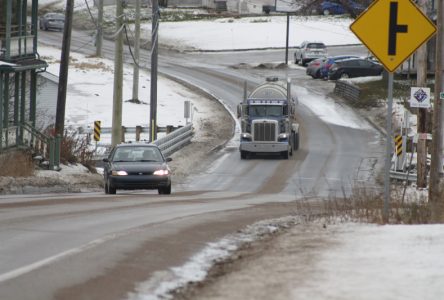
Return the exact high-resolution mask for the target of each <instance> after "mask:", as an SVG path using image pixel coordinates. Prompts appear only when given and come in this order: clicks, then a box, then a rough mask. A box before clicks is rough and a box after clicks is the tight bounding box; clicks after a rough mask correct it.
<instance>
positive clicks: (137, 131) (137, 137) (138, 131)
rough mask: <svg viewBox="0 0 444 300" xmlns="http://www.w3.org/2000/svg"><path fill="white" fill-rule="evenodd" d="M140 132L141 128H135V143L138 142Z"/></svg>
mask: <svg viewBox="0 0 444 300" xmlns="http://www.w3.org/2000/svg"><path fill="white" fill-rule="evenodd" d="M141 132H142V126H136V142H138V141H140V133H141Z"/></svg>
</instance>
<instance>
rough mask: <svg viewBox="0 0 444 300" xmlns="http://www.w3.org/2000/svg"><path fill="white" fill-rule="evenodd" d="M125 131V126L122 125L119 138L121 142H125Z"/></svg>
mask: <svg viewBox="0 0 444 300" xmlns="http://www.w3.org/2000/svg"><path fill="white" fill-rule="evenodd" d="M125 133H126V128H125V126H122V137H121V139H120V142H121V143H125Z"/></svg>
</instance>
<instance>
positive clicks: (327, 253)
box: [40, 0, 444, 299]
mask: <svg viewBox="0 0 444 300" xmlns="http://www.w3.org/2000/svg"><path fill="white" fill-rule="evenodd" d="M44 2H47V3H49V2H56V1H51V0H46V1H44V0H40V4H43V3H44ZM81 2H82V1H76V3H77V5H81ZM263 19H264V21H253V19H243V20H242V19H241V20H238V19H225V20H223V19H222V20H218V21H215V22H211V21H199V22H180V23H168V24H162V25H161V32H160V36H161V40H162V39H164V41H166V42H172V43H176V42H179V43H180V44H182V45H184V46H185V47H189V48H199V49H211V50H215V49H233V48H255V47H260V48H263V47H282V44H283V43H284V41H285V39H284V34H285V24H284V22H283V18H273V20H268V19H269V18H268V17H264V18H263ZM329 20H331V21H329ZM349 22H350V20H346V19H341V20H337V19H335V18H331V19H326V18H322V19H316V18H313V19H312V18H306V19H302V18H296V17H295V18H292V27H291V32H292V35H291V44H292V45H295V44H298V43H299V42H300V41H301V40H304V39H316V40H322V41H324V42H325V43H327V44H350V43H356V42H357V39H356V38H355V37H354V36H353V35H352V34H351V33H350V31H349V30H348V24H349ZM40 54H41V55H42V56H47V57H53V58H54V61H52V59H50V62H52V63H51V65H50V68H49V70H50V71H52V72H53V73H55V74H57V73H58V66H57V63H56V62H55V59H57V58H58V54H59V53H58V52H57V51H56V50H54V49H50V48H48V47H41V48H40ZM72 56H73V57H75V58H76V59H77V60H79V61H81V62H88V63H91V64H94V65H99V63H103V64H100V68H97V69H91V68H89V69H88V70H82V69H81V68H75V67H74V66H75V64H73V68H71V69H70V73H69V87H68V100H67V101H68V102H67V111H66V118H67V123H68V124H69V125H73V126H90V125H91V124H92V122H93V121H94V120H102V121H103V122H104V123H103V126H110V124H111V107H112V93H111V91H112V88H111V86H112V83H113V80H112V67H113V64H112V63H111V62H110V61H106V60H100V62H99V61H98V60H97V59H92V58H85V57H83V56H79V55H77V54H75V53H73V54H72ZM131 74H132V71H131V68H130V67H129V66H127V67H126V68H125V83H124V99H129V98H130V97H131V94H130V92H131V83H130V82H131V79H132V77H131ZM144 86H145V87H144ZM159 87H160V88H159V93H160V96H159V99H160V105H159V122H160V124H164V125H167V124H172V125H179V124H181V122H184V120H183V117H182V114H183V110H182V109H183V100H185V99H189V98H190V97H191V98H193V95H190V94H189V91H188V90H186V89H183V88H181V87H179V86H178V85H177V84H173V83H171V82H167V81H166V80H165V79H161V80H160V81H159ZM140 95H141V98H142V99H141V100H142V101H148V97H147V95H149V77H148V74H144V73H143V72H142V79H141V93H140ZM302 96H306V95H302ZM315 100H317V102H316V101H307V103H317V104H316V105H317V107H319V106H322V101H323V100H322V99H315ZM123 111H124V122H125V125H127V126H135V125H143V124H146V123H147V120H148V115H149V106H148V105H144V104H140V105H136V104H130V103H125V104H124V109H123ZM323 114H325V115H327V114H328V115H329V117H330V115H331V114H329V113H328V111H325V110H324V111H323ZM339 115H340V114H339ZM321 117H322V116H321ZM339 120H340V121H341V122H342V123H341V124H342V125H344V126H356V127H357V126H359V125H358V124H359V122H356V120H353V119H352V120H347V119H346V118H341V119H336V118H333V120H331V119H330V120H328V119H326V121H329V122H339ZM344 120H345V121H344ZM107 124H108V125H107ZM255 226H257V227H256V230H259V229H258V228H262V229H264V228H265V229H267V230H269V231H273V230H274V227H273V226H271V225H270V224H269V223H261V224H258V225H255ZM335 226H336V227H334V228H333V229H334V230H333V231H330V233H331V235H329V236H328V237H325V238H328V239H330V240H329V241H330V242H331V244H329V245H330V246H329V247H327V248H322V247H320V246H319V245H317V246H318V247H313V248H306V249H305V250H303V251H302V252H301V253H306V254H307V255H308V254H310V255H311V254H312V255H313V256H312V257H311V258H312V261H311V262H312V263H311V264H306V265H305V266H300V267H301V268H302V269H299V270H303V272H302V273H301V274H298V273H297V272H298V271H297V270H298V269H297V268H291V266H296V264H298V263H299V264H300V263H301V262H300V260H297V255H295V254H294V253H298V252H297V251H296V252H295V251H291V250H292V248H291V247H290V246H291V245H293V246H294V247H297V246H298V245H299V244H298V242H299V240H298V239H296V238H295V237H292V235H286V236H285V237H286V243H287V244H286V245H287V248H286V249H283V248H281V249H280V252H279V253H278V255H277V256H278V257H279V258H281V261H280V263H279V264H275V266H276V268H272V266H273V265H271V266H269V268H267V269H266V270H262V274H261V273H260V272H258V269H257V268H259V267H260V266H264V264H265V260H266V259H267V258H270V257H276V255H275V256H264V257H263V259H262V260H261V259H258V260H257V261H256V263H255V264H252V265H256V266H258V267H257V268H253V267H251V268H244V269H242V270H241V272H245V273H242V274H240V273H236V272H234V273H233V274H232V275H230V276H231V277H230V276H228V277H226V278H225V279H224V280H223V281H221V282H220V283H218V284H220V287H221V288H220V289H219V292H222V291H225V292H227V293H230V292H231V293H235V292H236V293H238V295H240V296H237V299H248V296H245V295H244V296H242V294H239V291H240V290H244V291H246V292H248V289H249V290H250V292H252V291H258V292H264V293H266V291H265V289H266V287H267V282H268V281H270V280H271V279H272V280H271V281H272V282H273V283H275V284H276V285H277V286H278V287H279V286H281V287H282V288H281V289H280V290H281V291H286V292H288V293H287V294H285V293H281V294H275V295H267V294H264V295H266V297H262V298H249V299H307V298H313V299H440V298H442V295H443V294H444V288H443V287H444V276H443V274H444V273H443V272H442V269H443V268H444V263H443V262H444V260H443V259H442V258H441V256H442V253H443V252H444V226H442V225H435V226H421V225H415V226H411V225H397V226H376V225H362V224H359V225H357V224H343V225H335ZM253 228H254V227H253ZM245 232H246V236H248V238H245V235H242V236H239V235H238V236H229V237H226V238H225V239H222V240H221V241H219V242H216V243H213V244H210V245H208V246H207V247H205V248H204V249H203V250H202V252H201V253H198V254H196V255H195V256H194V257H193V258H191V260H190V262H189V263H187V264H185V265H184V266H177V268H174V269H172V270H170V273H169V275H168V276H166V278H165V277H162V278H161V280H160V281H156V280H158V278H153V279H152V280H151V281H149V282H148V283H146V284H141V286H140V287H139V290H138V291H137V292H136V293H135V294H132V295H130V298H131V299H164V298H162V297H163V295H165V293H166V292H167V290H168V289H169V288H174V287H178V286H181V285H183V284H185V283H186V282H188V281H190V280H196V279H202V278H203V277H204V276H205V274H206V272H207V270H208V268H209V267H210V266H211V265H212V264H213V263H214V262H215V261H217V260H219V259H221V258H224V257H226V256H227V255H229V254H230V253H232V252H233V251H234V250H235V249H237V248H238V247H239V245H240V244H241V242H242V241H249V240H250V239H254V238H256V237H257V235H256V234H255V233H254V232H256V231H255V230H253V231H248V230H246V231H245ZM245 232H243V234H245ZM292 232H293V233H294V235H297V233H298V226H296V227H294V228H293V229H292ZM321 232H322V229H319V231H315V232H313V233H312V235H311V236H315V237H321V238H322V237H324V234H323V233H321ZM239 241H240V242H239ZM315 246H316V245H315ZM307 249H311V250H308V251H307ZM310 251H313V253H309V252H310ZM279 267H281V268H279ZM264 271H265V272H264ZM282 274H289V276H282ZM261 275H263V276H262V277H261ZM290 275H292V276H290ZM236 276H239V277H236ZM295 276H296V278H300V279H301V281H300V282H299V281H297V280H295V279H294V278H295ZM297 276H302V277H297ZM248 278H250V279H251V280H250V281H249V280H245V279H248ZM153 280H154V281H153ZM230 280H233V281H230ZM224 281H225V282H227V283H232V282H234V283H237V284H234V283H233V284H231V285H229V286H228V287H230V288H227V287H224V285H223V282H224ZM252 281H255V282H252ZM248 284H251V285H250V286H248ZM241 285H243V286H245V288H244V289H242V288H240V287H239V286H241ZM234 286H235V287H236V288H237V289H238V290H236V289H235V288H232V287H234ZM261 289H262V290H261ZM288 295H290V297H285V296H288ZM231 296H233V295H231ZM239 297H240V298H239ZM279 297H280V298H279ZM204 299H209V298H204ZM218 299H236V298H235V297H231V298H230V294H228V296H226V297H223V296H221V297H219V298H218Z"/></svg>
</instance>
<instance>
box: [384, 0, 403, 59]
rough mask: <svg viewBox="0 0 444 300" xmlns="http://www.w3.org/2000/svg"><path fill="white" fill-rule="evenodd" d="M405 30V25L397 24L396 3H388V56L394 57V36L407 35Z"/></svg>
mask: <svg viewBox="0 0 444 300" xmlns="http://www.w3.org/2000/svg"><path fill="white" fill-rule="evenodd" d="M407 29H408V26H407V25H399V24H398V2H390V23H389V41H388V55H396V36H397V34H398V33H407Z"/></svg>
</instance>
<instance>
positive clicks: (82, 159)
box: [60, 131, 96, 173]
mask: <svg viewBox="0 0 444 300" xmlns="http://www.w3.org/2000/svg"><path fill="white" fill-rule="evenodd" d="M88 144H89V143H88V140H87V138H86V137H82V136H79V135H77V133H76V132H75V131H72V132H71V131H66V132H65V135H64V137H63V139H62V143H61V146H60V162H61V163H64V164H68V163H70V164H76V163H81V164H82V165H84V166H85V167H87V168H88V169H89V170H90V171H91V172H93V173H96V168H95V163H94V161H93V155H94V151H93V150H91V149H90V148H89V146H88Z"/></svg>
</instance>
